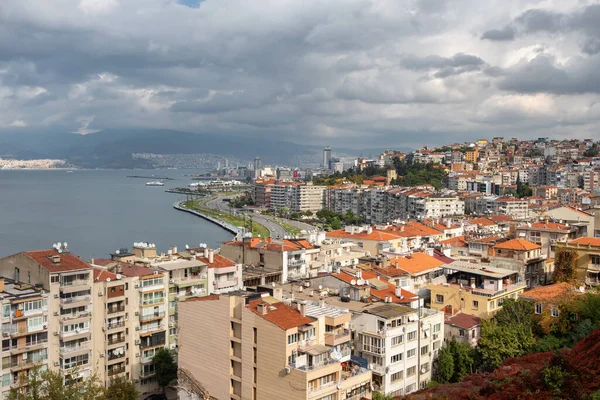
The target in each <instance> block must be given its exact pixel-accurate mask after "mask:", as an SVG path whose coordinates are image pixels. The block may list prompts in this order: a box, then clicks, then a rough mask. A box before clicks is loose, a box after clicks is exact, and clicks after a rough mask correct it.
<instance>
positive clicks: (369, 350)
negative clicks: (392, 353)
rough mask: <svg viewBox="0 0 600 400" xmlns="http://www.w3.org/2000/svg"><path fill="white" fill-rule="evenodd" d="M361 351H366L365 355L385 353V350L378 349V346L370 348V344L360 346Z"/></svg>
mask: <svg viewBox="0 0 600 400" xmlns="http://www.w3.org/2000/svg"><path fill="white" fill-rule="evenodd" d="M362 351H366V352H367V353H371V354H384V353H385V348H383V347H378V346H372V345H370V344H367V343H363V344H362Z"/></svg>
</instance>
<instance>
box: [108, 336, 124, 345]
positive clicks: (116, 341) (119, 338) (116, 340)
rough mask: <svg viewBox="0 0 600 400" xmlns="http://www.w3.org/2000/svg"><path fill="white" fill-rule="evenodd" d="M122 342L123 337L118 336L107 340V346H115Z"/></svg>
mask: <svg viewBox="0 0 600 400" xmlns="http://www.w3.org/2000/svg"><path fill="white" fill-rule="evenodd" d="M124 341H125V336H119V337H114V338H110V339H108V344H109V345H112V344H117V343H123V342H124Z"/></svg>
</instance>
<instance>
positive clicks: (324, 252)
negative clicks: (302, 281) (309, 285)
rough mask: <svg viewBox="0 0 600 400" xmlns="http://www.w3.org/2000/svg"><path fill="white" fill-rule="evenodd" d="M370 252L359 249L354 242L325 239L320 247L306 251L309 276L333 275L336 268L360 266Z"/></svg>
mask: <svg viewBox="0 0 600 400" xmlns="http://www.w3.org/2000/svg"><path fill="white" fill-rule="evenodd" d="M367 255H368V252H366V251H364V250H363V249H359V248H358V246H357V245H356V244H354V243H352V242H346V241H342V240H333V239H325V240H323V241H322V242H321V244H320V245H318V246H313V248H312V249H307V250H306V251H305V254H304V257H305V259H306V264H307V265H308V274H307V275H308V276H309V277H314V276H317V275H319V274H323V273H331V272H333V271H335V269H336V268H340V267H351V266H355V265H357V264H358V262H359V259H360V258H361V257H365V256H367Z"/></svg>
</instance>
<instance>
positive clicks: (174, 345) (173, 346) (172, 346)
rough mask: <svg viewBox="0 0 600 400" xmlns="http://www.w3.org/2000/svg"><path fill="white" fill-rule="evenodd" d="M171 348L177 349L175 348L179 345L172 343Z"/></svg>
mask: <svg viewBox="0 0 600 400" xmlns="http://www.w3.org/2000/svg"><path fill="white" fill-rule="evenodd" d="M169 348H170V349H171V350H175V349H176V348H177V345H176V344H175V343H171V344H170V345H169Z"/></svg>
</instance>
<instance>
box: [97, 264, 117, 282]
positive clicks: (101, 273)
mask: <svg viewBox="0 0 600 400" xmlns="http://www.w3.org/2000/svg"><path fill="white" fill-rule="evenodd" d="M107 278H108V279H110V280H111V281H115V280H117V274H113V273H112V272H110V271H108V270H106V269H103V268H98V267H94V282H102V281H106V279H107Z"/></svg>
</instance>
